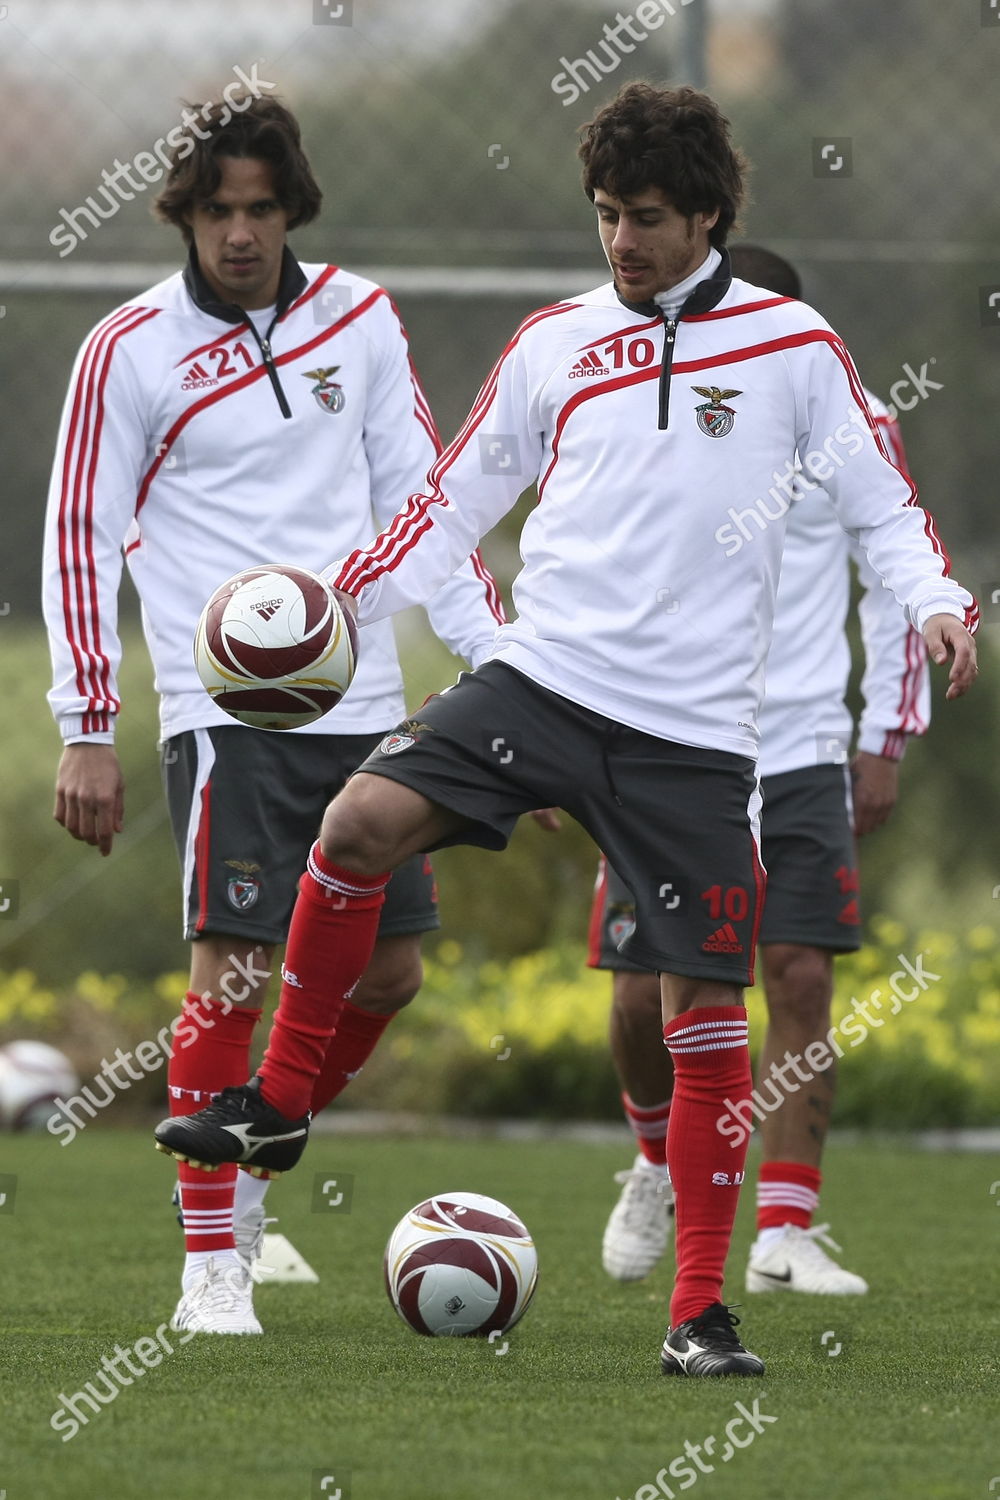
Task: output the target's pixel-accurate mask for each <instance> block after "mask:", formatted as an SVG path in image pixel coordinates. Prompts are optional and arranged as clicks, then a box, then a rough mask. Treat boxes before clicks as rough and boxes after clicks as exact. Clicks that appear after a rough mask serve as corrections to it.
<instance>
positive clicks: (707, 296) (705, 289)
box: [615, 250, 733, 432]
mask: <svg viewBox="0 0 1000 1500" xmlns="http://www.w3.org/2000/svg"><path fill="white" fill-rule="evenodd" d="M732 280H733V272H732V267H731V265H730V263H729V251H728V250H723V251H722V258H721V260H720V261H719V264H718V265H717V266H716V267H715V270H714V271H713V272H712V273H711V275H709V276H706V277H705V278H704V279H703V280H702V281H699V282H698V284H697V286H696V287H695V288H694V290H693V291H691V292H689V293H688V295H687V297H685V299H684V301H683V303H682V304H681V308H680V311H679V312H678V313H677V315H676V317H673V318H671V317H670V315H669V314H668V313H667V311H666V310H665V309H664V308H663V307H661V305H660V304H659V302H655V301H650V302H628V301H627V300H626V299H625V298H624V297H623V296H622V294H621V292H619V290H618V288H617V287H615V295H616V296H617V298H618V300H619V302H620V303H621V304H622V306H623V307H627V308H628V310H629V312H634V313H639V314H640V315H641V316H642V317H645V318H662V319H663V360H662V362H661V365H660V387H659V401H658V415H657V423H656V425H657V428H658V429H659V430H660V431H661V432H664V431H666V428H667V426H668V424H669V420H670V372H671V369H672V367H673V362H674V341H675V339H676V337H677V325H678V323H679V322H680V321H681V319H682V318H686V317H689V316H692V315H693V314H696V313H706V312H711V310H712V308H713V307H717V306H718V305H719V303H720V302H721V301H722V299H723V297H724V296H725V295H726V293H727V292H728V291H729V288H730V285H731V283H732Z"/></svg>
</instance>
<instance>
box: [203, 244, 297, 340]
mask: <svg viewBox="0 0 1000 1500" xmlns="http://www.w3.org/2000/svg"><path fill="white" fill-rule="evenodd" d="M184 285H185V286H186V287H187V291H188V296H189V297H190V298H191V301H192V302H193V303H194V305H195V307H197V308H199V309H200V310H201V311H202V312H203V313H207V314H208V316H209V317H210V318H221V319H222V321H223V322H224V323H233V324H238V323H246V322H249V319H248V318H247V315H246V313H245V312H244V310H243V308H242V307H238V306H237V305H236V303H235V302H220V301H219V299H218V297H216V295H215V293H214V292H213V291H212V288H211V287H210V286H209V284H208V282H207V281H206V280H205V275H204V272H203V271H202V269H201V265H200V264H199V261H198V252H197V250H196V249H195V248H194V246H193V245H192V246H191V249H190V250H189V252H188V261H187V265H186V266H185V267H184ZM306 285H307V280H306V273H305V271H303V269H302V267H301V266H300V265H299V263H298V261H297V260H296V259H295V256H294V255H293V254H292V252H291V250H289V248H288V246H287V245H286V246H285V248H284V252H283V254H282V257H281V271H280V274H279V276H278V295H277V297H276V298H275V319H277V318H280V317H281V315H282V314H283V313H285V312H287V311H288V309H289V307H290V306H291V305H292V303H293V302H294V301H295V299H296V297H299V296H301V294H302V293H303V292H304V291H305V289H306ZM271 327H272V328H273V327H274V324H273V323H272V324H271ZM268 332H270V329H269V330H268Z"/></svg>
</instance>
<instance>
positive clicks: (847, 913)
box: [837, 896, 861, 927]
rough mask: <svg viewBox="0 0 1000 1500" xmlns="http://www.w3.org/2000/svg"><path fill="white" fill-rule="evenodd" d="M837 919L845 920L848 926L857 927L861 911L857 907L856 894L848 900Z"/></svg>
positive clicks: (859, 922)
mask: <svg viewBox="0 0 1000 1500" xmlns="http://www.w3.org/2000/svg"><path fill="white" fill-rule="evenodd" d="M837 921H838V922H846V923H847V925H848V926H849V927H859V926H860V925H861V911H860V908H859V907H858V898H857V897H856V896H853V897H852V898H851V900H850V901H848V903H847V905H846V906H845V907H844V908H843V909H842V911H841V912H840V915H839V916H838V918H837Z"/></svg>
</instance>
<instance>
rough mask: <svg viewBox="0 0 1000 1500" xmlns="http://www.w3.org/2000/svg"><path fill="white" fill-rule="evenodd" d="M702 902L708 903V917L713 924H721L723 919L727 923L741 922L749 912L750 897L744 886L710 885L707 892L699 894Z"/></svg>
mask: <svg viewBox="0 0 1000 1500" xmlns="http://www.w3.org/2000/svg"><path fill="white" fill-rule="evenodd" d="M701 899H702V901H707V902H708V915H709V916H710V917H711V919H712V921H713V922H721V921H722V918H723V917H725V919H726V921H727V922H742V921H743V919H744V917H745V916H746V914H747V912H748V911H749V910H750V897H749V896H748V894H747V890H746V887H745V886H742V885H727V886H726V887H725V888H723V887H722V886H721V885H710V886H709V888H708V890H707V891H702V893H701Z"/></svg>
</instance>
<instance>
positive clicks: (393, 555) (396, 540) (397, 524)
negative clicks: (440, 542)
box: [334, 302, 575, 594]
mask: <svg viewBox="0 0 1000 1500" xmlns="http://www.w3.org/2000/svg"><path fill="white" fill-rule="evenodd" d="M574 307H575V304H574V303H568V302H560V303H556V304H555V305H554V306H552V307H543V308H541V309H540V310H539V311H538V312H536V313H532V314H531V316H530V317H528V318H526V319H525V321H524V322H523V323H522V324H521V326H520V328H518V330H517V332H516V333H515V334H514V337H513V338H512V339H511V340H510V342H509V344H508V345H507V347H506V348H505V349H504V351H503V353H502V354H501V355H500V358H499V359H498V360H497V362H496V364H495V365H494V366H493V369H492V370H491V371H490V373H489V375H488V376H487V377H486V380H485V382H484V384H483V387H482V389H481V390H480V392H479V395H478V396H477V397H476V400H475V402H474V403H473V407H472V410H471V411H470V413H469V415H468V416H467V417H466V419H465V422H464V423H463V425H462V427H461V428H460V429H459V432H458V434H457V436H456V437H455V438H454V439H453V440H452V442H451V443H450V444H449V446H448V447H447V448H446V449H445V450H444V452H443V454H442V455H441V456H440V458H439V459H438V460H437V462H436V463H435V464H434V465H433V466H432V467H431V469H430V472H429V474H428V476H427V479H428V486H429V493H427V494H426V495H411V496H410V498H409V501H408V503H407V505H406V507H405V509H404V510H402V511H400V513H399V515H397V516H396V518H395V520H393V521H391V522H390V524H389V526H388V527H387V528H386V529H385V530H384V531H383V532H382V534H381V536H379V537H377V538H376V540H375V543H374V544H373V545H372V546H371V547H370V548H368V549H367V550H365V551H360V550H359V551H355V552H352V553H351V555H350V556H349V557H348V558H347V559H346V560H345V563H344V566H343V567H342V568H341V570H340V572H339V574H338V575H337V577H336V578H335V579H334V585H335V587H336V588H339V589H343V590H344V592H345V593H348V594H359V593H360V592H361V590H362V589H363V588H365V587H366V586H367V585H368V584H369V583H374V582H375V580H376V579H377V578H380V577H381V576H382V574H383V573H387V572H389V573H391V572H392V571H393V570H394V569H395V568H397V567H398V566H399V563H400V562H401V561H402V559H403V558H404V557H405V556H406V555H407V553H408V552H409V551H410V550H411V548H412V547H413V546H414V545H415V543H416V541H417V540H418V538H419V537H421V536H423V534H424V532H425V531H426V530H427V529H428V527H429V526H430V525H431V524H432V522H431V521H430V519H429V518H428V516H427V511H428V508H429V507H430V506H431V505H442V504H445V503H446V496H445V494H444V493H443V491H442V489H441V481H442V479H443V478H444V476H445V474H446V473H447V471H448V470H449V469H450V468H451V466H452V464H454V462H455V460H456V459H457V458H458V456H459V455H460V453H461V452H462V450H463V449H464V448H465V446H466V445H467V443H468V442H469V439H470V438H471V437H472V435H473V433H474V432H475V430H476V428H477V427H478V426H479V424H480V423H481V422H482V420H483V417H484V416H485V415H486V413H487V411H488V410H489V408H490V405H491V403H492V401H493V397H494V395H495V393H496V387H497V381H498V379H499V375H500V370H501V368H502V367H503V364H504V361H505V360H506V359H507V357H508V356H509V355H510V354H511V352H512V351H513V350H514V349H515V348H516V347H517V344H518V342H519V341H520V339H521V337H522V335H523V334H524V333H526V332H527V330H528V329H529V328H532V327H534V325H535V324H536V323H538V322H541V321H542V320H543V319H545V318H551V317H558V316H559V315H561V314H563V313H566V312H569V311H570V310H572V309H573V308H574Z"/></svg>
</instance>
